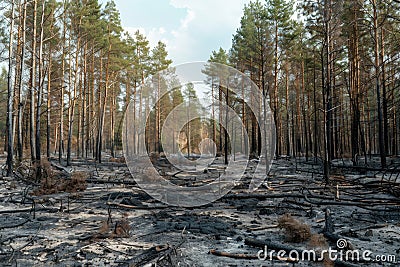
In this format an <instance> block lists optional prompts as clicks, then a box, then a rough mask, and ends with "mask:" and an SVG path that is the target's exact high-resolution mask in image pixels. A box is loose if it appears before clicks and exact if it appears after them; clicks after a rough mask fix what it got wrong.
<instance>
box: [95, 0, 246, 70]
mask: <svg viewBox="0 0 400 267" xmlns="http://www.w3.org/2000/svg"><path fill="white" fill-rule="evenodd" d="M114 1H115V3H116V5H117V8H118V10H119V11H120V13H121V21H122V26H123V27H124V29H125V30H126V31H128V32H130V33H131V34H132V35H133V33H134V32H135V31H136V30H139V31H140V32H141V33H143V34H144V35H146V37H147V38H148V40H149V41H150V45H151V46H152V47H154V46H155V44H157V42H158V41H159V40H161V41H162V42H164V43H165V44H166V45H167V50H168V53H169V58H170V59H172V60H173V65H178V64H182V63H187V62H194V61H207V60H208V58H209V57H210V55H211V52H212V51H213V50H218V49H219V47H222V48H223V49H225V50H229V48H230V47H231V42H232V35H233V34H234V33H235V32H236V29H237V28H238V27H239V25H240V18H241V16H242V14H243V8H244V5H245V4H246V3H248V2H249V1H250V0H114ZM100 2H103V3H105V2H106V0H102V1H100Z"/></svg>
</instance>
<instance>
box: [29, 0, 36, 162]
mask: <svg viewBox="0 0 400 267" xmlns="http://www.w3.org/2000/svg"><path fill="white" fill-rule="evenodd" d="M33 6H34V8H33V30H32V59H31V77H30V80H31V85H30V98H31V99H30V123H29V132H30V148H31V160H32V163H34V164H36V151H35V149H36V146H35V90H36V17H37V0H33Z"/></svg>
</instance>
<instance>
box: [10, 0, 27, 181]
mask: <svg viewBox="0 0 400 267" xmlns="http://www.w3.org/2000/svg"><path fill="white" fill-rule="evenodd" d="M14 9H15V4H14V0H12V1H11V22H10V40H9V46H8V77H7V87H8V90H7V123H6V124H7V176H9V177H11V176H13V161H14V140H13V132H14V130H13V128H14V125H13V111H14V87H13V84H12V59H13V45H14V44H13V43H14ZM22 60H23V59H22Z"/></svg>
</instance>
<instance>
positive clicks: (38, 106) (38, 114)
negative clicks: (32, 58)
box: [35, 1, 46, 180]
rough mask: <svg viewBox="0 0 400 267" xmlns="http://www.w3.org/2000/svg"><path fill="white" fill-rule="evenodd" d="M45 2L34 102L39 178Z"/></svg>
mask: <svg viewBox="0 0 400 267" xmlns="http://www.w3.org/2000/svg"><path fill="white" fill-rule="evenodd" d="M45 4H46V2H45V1H43V5H42V15H41V22H40V39H39V57H38V61H39V64H38V65H39V84H38V86H39V88H38V93H37V102H36V138H35V145H36V149H35V150H36V179H37V180H40V179H41V177H42V153H41V144H42V142H41V139H40V138H41V130H40V129H41V128H40V117H41V107H42V94H43V77H44V70H43V34H44V11H45Z"/></svg>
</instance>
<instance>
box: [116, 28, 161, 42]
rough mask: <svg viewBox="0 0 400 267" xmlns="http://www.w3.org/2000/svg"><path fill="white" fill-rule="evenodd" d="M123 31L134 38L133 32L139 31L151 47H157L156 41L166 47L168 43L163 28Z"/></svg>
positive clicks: (127, 29)
mask: <svg viewBox="0 0 400 267" xmlns="http://www.w3.org/2000/svg"><path fill="white" fill-rule="evenodd" d="M124 29H125V31H127V32H129V34H130V35H131V36H134V34H135V32H136V31H139V32H140V33H141V34H143V35H144V36H146V38H147V40H149V43H150V46H151V47H154V46H155V45H157V43H158V41H162V42H163V43H165V44H167V45H168V43H169V39H168V38H167V36H166V34H167V31H166V30H165V28H163V27H159V28H150V29H145V28H143V27H124Z"/></svg>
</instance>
